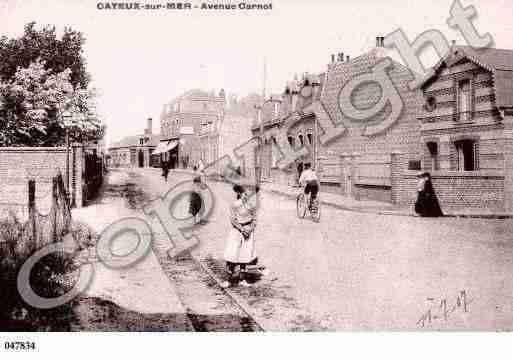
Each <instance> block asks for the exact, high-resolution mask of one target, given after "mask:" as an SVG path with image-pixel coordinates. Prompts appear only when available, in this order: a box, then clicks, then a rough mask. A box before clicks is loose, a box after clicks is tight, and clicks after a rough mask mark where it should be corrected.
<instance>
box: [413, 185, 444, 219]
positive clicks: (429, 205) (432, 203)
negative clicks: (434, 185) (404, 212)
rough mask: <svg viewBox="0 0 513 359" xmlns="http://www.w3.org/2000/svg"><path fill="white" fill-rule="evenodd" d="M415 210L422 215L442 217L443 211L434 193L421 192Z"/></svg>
mask: <svg viewBox="0 0 513 359" xmlns="http://www.w3.org/2000/svg"><path fill="white" fill-rule="evenodd" d="M415 212H417V214H419V215H420V216H422V217H442V216H443V212H442V209H441V208H440V204H439V203H438V198H437V197H436V194H434V193H426V192H424V191H422V192H419V194H418V196H417V201H416V202H415Z"/></svg>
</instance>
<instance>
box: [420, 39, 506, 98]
mask: <svg viewBox="0 0 513 359" xmlns="http://www.w3.org/2000/svg"><path fill="white" fill-rule="evenodd" d="M459 54H461V55H462V56H463V57H465V58H467V59H469V60H470V61H472V62H474V63H475V64H477V65H479V66H481V67H483V68H485V69H487V70H488V71H490V72H492V74H493V79H494V81H493V82H494V91H495V101H496V104H497V107H513V50H505V49H494V48H489V47H487V48H482V49H474V48H472V47H471V46H454V47H453V48H451V51H450V52H449V53H447V54H446V55H445V56H444V57H443V58H442V59H440V61H439V62H438V63H437V64H436V65H435V66H434V68H433V71H431V72H430V74H429V75H428V76H427V77H426V78H425V79H424V80H423V81H422V86H424V85H425V84H426V83H427V82H428V81H429V80H430V79H431V78H433V77H434V76H436V73H437V72H438V70H439V69H440V68H441V67H442V65H444V64H446V62H447V60H449V59H450V58H452V57H453V56H454V55H459Z"/></svg>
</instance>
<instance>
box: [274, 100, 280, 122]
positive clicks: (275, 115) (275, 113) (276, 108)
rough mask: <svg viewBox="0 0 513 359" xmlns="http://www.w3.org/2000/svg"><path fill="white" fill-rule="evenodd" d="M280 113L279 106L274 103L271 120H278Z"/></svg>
mask: <svg viewBox="0 0 513 359" xmlns="http://www.w3.org/2000/svg"><path fill="white" fill-rule="evenodd" d="M279 113H280V104H279V103H278V102H275V103H274V115H273V120H274V119H276V118H278V114H279Z"/></svg>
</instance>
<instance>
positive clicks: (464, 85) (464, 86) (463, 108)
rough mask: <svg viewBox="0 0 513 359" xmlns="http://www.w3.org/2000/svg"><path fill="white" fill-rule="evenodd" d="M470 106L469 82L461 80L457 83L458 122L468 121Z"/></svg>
mask: <svg viewBox="0 0 513 359" xmlns="http://www.w3.org/2000/svg"><path fill="white" fill-rule="evenodd" d="M471 106H472V103H471V90H470V80H468V79H467V80H462V81H460V82H459V83H458V114H459V119H460V120H463V121H468V120H470V118H471V117H470V114H471V111H472V108H471Z"/></svg>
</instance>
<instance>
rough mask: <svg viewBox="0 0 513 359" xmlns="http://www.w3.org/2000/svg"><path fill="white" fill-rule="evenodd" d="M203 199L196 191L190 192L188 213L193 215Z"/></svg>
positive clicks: (199, 207)
mask: <svg viewBox="0 0 513 359" xmlns="http://www.w3.org/2000/svg"><path fill="white" fill-rule="evenodd" d="M202 202H203V200H202V199H201V195H200V194H199V193H197V192H191V195H190V197H189V213H190V214H191V215H192V216H195V215H197V214H198V213H199V211H200V210H201V205H202Z"/></svg>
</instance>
